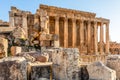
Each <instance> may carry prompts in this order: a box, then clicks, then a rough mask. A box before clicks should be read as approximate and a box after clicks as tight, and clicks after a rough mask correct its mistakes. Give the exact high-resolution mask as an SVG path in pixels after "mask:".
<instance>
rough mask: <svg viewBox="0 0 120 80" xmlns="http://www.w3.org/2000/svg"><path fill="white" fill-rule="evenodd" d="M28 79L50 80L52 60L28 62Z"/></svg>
mask: <svg viewBox="0 0 120 80" xmlns="http://www.w3.org/2000/svg"><path fill="white" fill-rule="evenodd" d="M28 80H52V62H45V63H41V62H34V63H31V62H28Z"/></svg>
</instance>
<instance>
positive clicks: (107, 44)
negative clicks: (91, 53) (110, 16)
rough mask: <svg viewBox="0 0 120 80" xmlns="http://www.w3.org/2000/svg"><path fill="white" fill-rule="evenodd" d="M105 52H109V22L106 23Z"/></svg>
mask: <svg viewBox="0 0 120 80" xmlns="http://www.w3.org/2000/svg"><path fill="white" fill-rule="evenodd" d="M106 53H107V54H109V23H107V24H106Z"/></svg>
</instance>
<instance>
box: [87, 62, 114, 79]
mask: <svg viewBox="0 0 120 80" xmlns="http://www.w3.org/2000/svg"><path fill="white" fill-rule="evenodd" d="M87 70H88V73H89V79H90V80H116V71H114V70H112V69H110V68H108V67H107V66H105V65H104V64H103V63H102V62H94V63H92V64H90V65H88V66H87Z"/></svg>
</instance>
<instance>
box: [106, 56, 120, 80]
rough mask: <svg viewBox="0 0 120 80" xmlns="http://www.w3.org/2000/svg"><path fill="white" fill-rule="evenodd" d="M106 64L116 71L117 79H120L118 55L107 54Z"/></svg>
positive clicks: (119, 57)
mask: <svg viewBox="0 0 120 80" xmlns="http://www.w3.org/2000/svg"><path fill="white" fill-rule="evenodd" d="M106 65H107V66H108V67H109V68H111V69H113V70H115V71H116V76H117V79H118V80H119V79H120V55H109V56H108V57H107V63H106Z"/></svg>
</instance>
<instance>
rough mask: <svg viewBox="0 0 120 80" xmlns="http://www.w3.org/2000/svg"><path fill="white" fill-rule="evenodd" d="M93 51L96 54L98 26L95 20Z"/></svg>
mask: <svg viewBox="0 0 120 80" xmlns="http://www.w3.org/2000/svg"><path fill="white" fill-rule="evenodd" d="M94 52H95V54H96V55H97V54H98V26H97V22H94Z"/></svg>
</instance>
